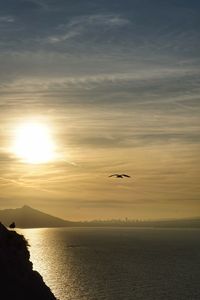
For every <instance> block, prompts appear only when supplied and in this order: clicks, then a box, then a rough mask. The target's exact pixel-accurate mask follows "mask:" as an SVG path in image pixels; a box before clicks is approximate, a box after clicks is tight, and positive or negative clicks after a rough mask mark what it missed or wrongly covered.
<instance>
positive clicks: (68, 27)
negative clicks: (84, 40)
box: [46, 14, 131, 43]
mask: <svg viewBox="0 0 200 300" xmlns="http://www.w3.org/2000/svg"><path fill="white" fill-rule="evenodd" d="M129 24H131V21H130V20H128V19H126V18H123V17H121V16H119V15H112V14H111V15H86V16H80V17H76V18H73V19H72V20H71V21H69V22H68V23H67V24H62V25H59V27H58V29H59V30H60V31H62V32H63V33H62V34H57V35H54V36H49V37H48V38H47V39H46V41H47V42H49V43H59V42H64V41H66V40H69V39H72V38H75V37H77V36H80V35H82V34H88V33H93V32H94V31H95V32H96V31H97V32H96V34H98V33H99V34H101V30H114V29H117V28H120V27H123V26H126V25H129Z"/></svg>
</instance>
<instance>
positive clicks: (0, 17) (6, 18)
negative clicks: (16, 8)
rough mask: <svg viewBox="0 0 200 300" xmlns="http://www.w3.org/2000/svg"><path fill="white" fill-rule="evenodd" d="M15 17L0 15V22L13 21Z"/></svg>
mask: <svg viewBox="0 0 200 300" xmlns="http://www.w3.org/2000/svg"><path fill="white" fill-rule="evenodd" d="M13 22H15V18H14V17H12V16H0V23H13Z"/></svg>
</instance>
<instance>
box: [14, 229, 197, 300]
mask: <svg viewBox="0 0 200 300" xmlns="http://www.w3.org/2000/svg"><path fill="white" fill-rule="evenodd" d="M18 232H19V233H21V234H23V235H24V236H25V238H26V239H27V240H28V242H29V245H30V247H29V251H30V254H31V261H32V262H33V268H34V269H35V270H37V271H38V272H39V273H40V274H41V275H42V277H43V279H44V281H45V283H46V284H47V285H48V286H49V287H50V288H51V290H52V292H53V293H54V295H55V296H56V297H57V298H58V299H59V300H160V299H161V300H165V299H166V300H171V299H173V300H200V230H199V229H155V228H51V229H49V228H48V229H46V228H45V229H20V230H18ZM41 300H42V299H41Z"/></svg>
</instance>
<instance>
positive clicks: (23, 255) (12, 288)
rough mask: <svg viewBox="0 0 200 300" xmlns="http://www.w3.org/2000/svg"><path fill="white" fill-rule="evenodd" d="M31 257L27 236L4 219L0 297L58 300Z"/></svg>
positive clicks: (0, 234)
mask: <svg viewBox="0 0 200 300" xmlns="http://www.w3.org/2000/svg"><path fill="white" fill-rule="evenodd" d="M29 259H30V254H29V251H28V243H27V241H26V240H25V238H24V236H23V235H19V234H17V233H16V232H15V231H13V230H8V229H7V228H6V227H5V226H4V225H3V224H1V223H0V286H1V289H0V299H2V300H11V299H12V300H15V299H16V300H18V299H19V300H56V298H55V296H54V295H53V293H52V292H51V290H50V289H49V287H47V286H46V284H45V283H44V281H43V279H42V277H41V275H40V274H39V273H38V272H36V271H34V270H33V267H32V263H31V261H30V260H29Z"/></svg>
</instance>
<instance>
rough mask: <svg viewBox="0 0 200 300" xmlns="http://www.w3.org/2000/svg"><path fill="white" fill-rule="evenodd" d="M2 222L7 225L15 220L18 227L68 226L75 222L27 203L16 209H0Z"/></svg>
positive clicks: (0, 220)
mask: <svg viewBox="0 0 200 300" xmlns="http://www.w3.org/2000/svg"><path fill="white" fill-rule="evenodd" d="M0 222H2V223H3V224H4V225H6V226H9V224H11V223H12V222H15V224H16V227H18V228H41V227H67V226H70V225H71V224H73V222H70V221H65V220H62V219H60V218H57V217H54V216H51V215H48V214H46V213H43V212H41V211H39V210H37V209H33V208H31V207H29V206H27V205H25V206H23V207H21V208H16V209H4V210H0Z"/></svg>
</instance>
